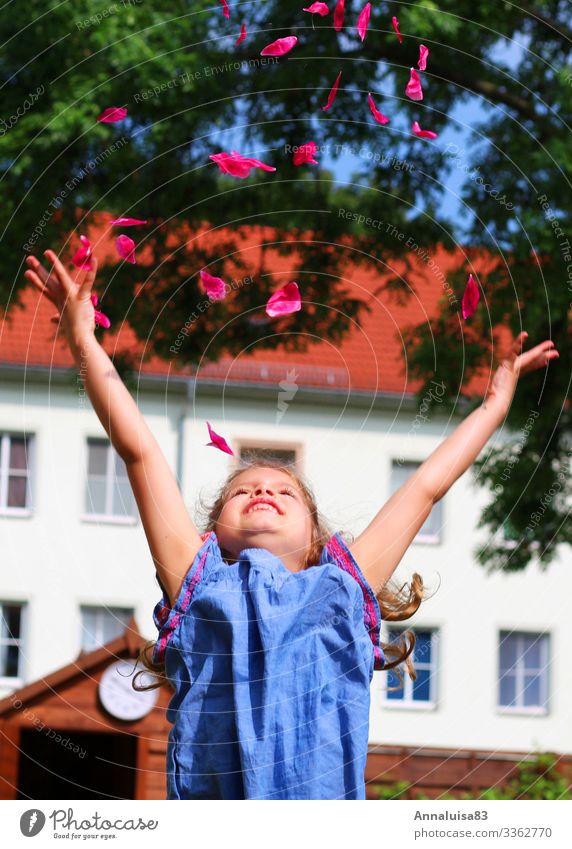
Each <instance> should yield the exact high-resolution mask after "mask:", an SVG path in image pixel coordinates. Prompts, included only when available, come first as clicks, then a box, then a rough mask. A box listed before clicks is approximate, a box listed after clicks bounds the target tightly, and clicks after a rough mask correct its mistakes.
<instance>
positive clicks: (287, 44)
mask: <svg viewBox="0 0 572 849" xmlns="http://www.w3.org/2000/svg"><path fill="white" fill-rule="evenodd" d="M297 41H298V39H297V38H296V36H295V35H288V36H286V38H277V39H276V41H273V42H272V43H271V44H267V45H266V47H265V48H264V49H263V50H261V51H260V55H261V56H284V54H285V53H289V52H290V51H291V50H292V48H293V47H295V46H296V43H297Z"/></svg>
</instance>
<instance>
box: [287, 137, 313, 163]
mask: <svg viewBox="0 0 572 849" xmlns="http://www.w3.org/2000/svg"><path fill="white" fill-rule="evenodd" d="M315 153H316V142H313V141H310V142H306V144H302V145H300V147H299V148H298V150H297V151H296V152H295V154H294V156H293V157H292V162H293V163H294V165H303V164H304V163H305V162H311V163H312V164H313V165H317V164H318V163H317V162H316V160H315V159H314V155H315Z"/></svg>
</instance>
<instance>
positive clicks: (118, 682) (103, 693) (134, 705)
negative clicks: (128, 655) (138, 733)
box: [99, 660, 159, 720]
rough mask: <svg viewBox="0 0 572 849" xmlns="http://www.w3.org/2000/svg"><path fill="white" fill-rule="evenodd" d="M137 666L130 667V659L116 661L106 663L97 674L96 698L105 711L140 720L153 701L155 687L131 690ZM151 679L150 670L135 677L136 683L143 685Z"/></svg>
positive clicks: (154, 701) (118, 716)
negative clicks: (100, 672) (104, 667)
mask: <svg viewBox="0 0 572 849" xmlns="http://www.w3.org/2000/svg"><path fill="white" fill-rule="evenodd" d="M141 669H144V667H143V666H141V665H140V664H137V665H136V666H135V668H134V663H133V661H129V660H118V661H117V662H116V663H112V664H111V666H108V667H107V669H106V670H105V672H104V673H103V675H102V676H101V681H100V682H99V698H100V699H101V703H102V705H103V707H104V708H105V710H106V711H108V712H109V713H110V714H111V715H112V716H115V717H117V719H125V720H134V719H142V718H143V717H144V716H146V715H147V714H148V713H149V711H151V710H152V709H153V708H154V707H155V705H156V703H157V699H158V698H159V690H158V689H157V690H145V691H144V692H137V690H134V689H133V686H132V681H133V676H134V675H135V674H136V673H137V672H139V671H140V670H141ZM153 681H154V678H153V676H152V675H151V674H150V673H147V674H145V675H142V676H141V677H140V678H138V679H137V683H138V685H139V686H146V685H148V684H150V683H153Z"/></svg>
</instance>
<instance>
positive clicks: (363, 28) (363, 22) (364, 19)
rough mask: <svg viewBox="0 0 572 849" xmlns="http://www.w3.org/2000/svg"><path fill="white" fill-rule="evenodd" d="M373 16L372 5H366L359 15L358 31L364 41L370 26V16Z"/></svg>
mask: <svg viewBox="0 0 572 849" xmlns="http://www.w3.org/2000/svg"><path fill="white" fill-rule="evenodd" d="M370 15H371V3H366V5H365V6H364V7H363V9H362V10H361V12H360V13H359V17H358V22H357V30H358V33H359V37H360V38H361V40H362V41H363V40H364V38H365V34H366V32H367V26H368V24H369V16H370Z"/></svg>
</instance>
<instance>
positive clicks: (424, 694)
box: [413, 669, 431, 702]
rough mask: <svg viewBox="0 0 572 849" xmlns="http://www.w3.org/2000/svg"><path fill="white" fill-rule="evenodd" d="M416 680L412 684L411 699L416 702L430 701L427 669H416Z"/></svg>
mask: <svg viewBox="0 0 572 849" xmlns="http://www.w3.org/2000/svg"><path fill="white" fill-rule="evenodd" d="M416 671H417V679H416V680H415V681H414V682H413V699H414V700H415V701H416V702H428V701H430V696H431V693H430V678H431V672H430V671H429V670H428V669H417V670H416Z"/></svg>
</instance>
